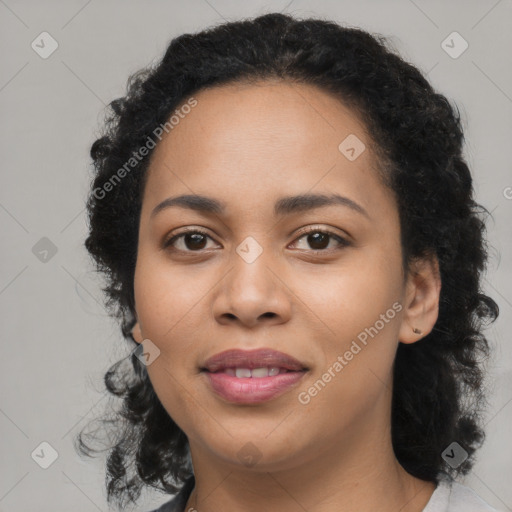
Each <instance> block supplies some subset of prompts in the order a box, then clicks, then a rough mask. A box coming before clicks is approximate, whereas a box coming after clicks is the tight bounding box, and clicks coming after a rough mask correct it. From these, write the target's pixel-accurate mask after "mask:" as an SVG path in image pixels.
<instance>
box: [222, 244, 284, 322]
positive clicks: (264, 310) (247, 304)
mask: <svg viewBox="0 0 512 512" xmlns="http://www.w3.org/2000/svg"><path fill="white" fill-rule="evenodd" d="M267 251H268V254H270V252H271V251H270V250H267ZM265 252H266V251H264V252H263V253H262V254H261V255H260V256H259V257H258V258H256V260H254V261H252V262H251V263H249V262H248V261H246V260H244V259H243V258H242V257H241V256H239V255H238V254H237V253H236V252H234V253H233V258H232V260H231V262H230V263H232V264H231V266H230V269H229V271H228V272H227V274H226V276H225V277H224V279H222V280H221V282H220V284H219V286H218V287H217V290H216V294H215V295H214V300H213V314H214V317H215V319H216V321H217V322H219V323H220V324H222V325H230V324H236V323H238V324H240V325H243V326H245V327H248V328H254V327H256V326H257V325H260V324H262V325H263V324H265V325H278V324H282V323H285V322H287V321H288V320H289V319H290V316H291V308H292V297H293V294H292V292H291V291H290V288H289V287H288V286H287V284H286V282H285V280H284V279H283V278H282V276H279V274H280V272H279V270H278V269H277V266H276V264H273V263H272V261H270V258H269V257H266V255H265V256H264V254H265ZM281 274H282V272H281Z"/></svg>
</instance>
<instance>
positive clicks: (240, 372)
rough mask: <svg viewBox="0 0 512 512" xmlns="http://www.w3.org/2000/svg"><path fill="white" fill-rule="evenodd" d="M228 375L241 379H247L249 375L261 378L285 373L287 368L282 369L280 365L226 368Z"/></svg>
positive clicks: (225, 371)
mask: <svg viewBox="0 0 512 512" xmlns="http://www.w3.org/2000/svg"><path fill="white" fill-rule="evenodd" d="M223 371H224V373H226V374H227V375H231V376H232V377H237V378H239V379H247V378H249V377H253V378H256V379H259V378H261V377H274V376H275V375H279V373H285V372H286V370H282V372H281V371H280V369H279V368H278V367H272V368H269V367H266V366H265V367H262V368H254V370H250V369H249V368H226V369H225V370H223Z"/></svg>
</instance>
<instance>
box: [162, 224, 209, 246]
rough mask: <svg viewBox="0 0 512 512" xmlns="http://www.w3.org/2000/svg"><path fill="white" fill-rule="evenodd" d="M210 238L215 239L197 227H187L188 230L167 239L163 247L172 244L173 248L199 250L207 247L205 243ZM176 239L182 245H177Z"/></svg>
mask: <svg viewBox="0 0 512 512" xmlns="http://www.w3.org/2000/svg"><path fill="white" fill-rule="evenodd" d="M208 238H209V239H210V240H213V239H212V238H211V237H210V236H209V235H208V233H206V232H205V231H202V230H200V229H197V228H192V229H187V230H186V231H182V232H181V233H178V234H176V235H174V236H172V237H171V238H169V240H167V241H165V242H164V243H163V246H162V248H163V249H166V248H167V247H170V246H171V247H172V249H173V250H174V249H176V250H178V251H183V252H199V251H200V250H201V249H204V248H205V243H206V240H207V239H208ZM176 241H180V242H181V243H180V244H178V245H181V247H177V246H176Z"/></svg>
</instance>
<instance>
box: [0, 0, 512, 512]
mask: <svg viewBox="0 0 512 512" xmlns="http://www.w3.org/2000/svg"><path fill="white" fill-rule="evenodd" d="M280 10H285V11H286V12H290V13H295V14H297V15H299V16H307V15H311V16H317V15H318V16H324V17H327V18H331V19H333V20H335V21H338V22H341V23H343V24H347V25H355V26H360V27H362V28H364V29H366V30H369V31H371V32H376V33H380V34H383V35H386V36H390V37H391V41H392V43H393V44H394V45H395V47H396V48H397V50H399V52H400V53H401V55H402V56H403V57H404V58H406V59H407V60H409V61H411V62H413V63H414V64H415V65H417V66H418V67H419V68H420V69H422V70H423V71H425V72H428V76H429V79H430V80H431V83H432V84H433V85H434V87H435V88H436V89H438V90H439V91H440V92H442V93H443V94H445V95H446V96H447V97H448V98H450V99H451V100H453V101H455V102H456V103H457V105H458V106H459V108H460V110H461V113H462V117H463V120H464V125H465V130H466V140H467V144H466V150H465V152H466V157H467V160H468V163H469V165H470V167H471V169H472V172H473V173H474V181H475V190H476V195H477V200H478V202H480V203H482V204H483V205H484V206H486V207H487V209H488V210H489V211H491V212H492V214H493V219H491V220H490V221H489V223H488V230H489V249H490V263H489V268H488V272H487V274H486V278H485V282H484V283H485V291H486V293H488V294H490V295H491V296H492V297H493V298H494V299H495V300H496V301H497V302H498V304H499V305H500V308H501V315H500V317H499V319H498V321H497V322H496V323H495V324H494V325H493V326H492V327H490V328H489V329H488V331H487V335H488V336H489V338H490V342H491V346H492V348H493V350H494V352H493V358H492V359H491V360H490V361H489V365H488V366H489V378H488V382H487V385H488V387H489V389H490V395H489V411H488V414H487V428H486V430H487V440H486V443H485V445H484V447H483V448H482V449H481V450H480V452H479V456H478V457H479V458H478V463H477V464H476V466H475V469H474V472H473V473H472V475H471V476H470V477H469V478H466V479H465V481H463V483H465V484H466V485H469V486H471V487H472V488H473V489H475V490H476V491H477V492H478V493H479V494H480V495H481V496H482V497H483V498H484V499H486V500H487V501H488V502H489V503H490V504H492V505H493V506H495V507H497V508H499V509H501V510H512V486H511V485H510V483H511V480H512V478H511V476H512V463H511V461H512V453H511V452H512V449H511V441H510V436H509V434H510V431H509V428H510V427H509V425H510V423H511V420H512V362H511V361H512V358H511V355H512V346H511V344H510V335H509V333H510V331H511V328H512V322H511V312H512V285H511V283H512V275H511V273H512V266H511V261H512V254H511V253H512V243H511V236H510V233H511V229H510V224H511V222H510V219H511V213H512V199H511V198H512V189H511V188H507V187H512V172H511V161H512V158H511V156H512V155H511V143H510V141H511V140H512V126H511V118H512V117H511V110H512V70H511V65H510V64H511V62H510V51H511V49H512V36H511V30H510V29H511V25H512V24H511V21H512V2H511V1H510V0H501V1H496V0H486V1H482V0H479V1H471V2H470V1H451V2H446V1H444V2H441V1H430V2H427V1H425V0H414V1H412V0H396V1H381V2H377V1H369V0H366V1H327V0H324V1H321V0H317V1H315V2H312V1H301V0H294V1H292V2H290V1H289V0H286V1H274V2H263V1H261V2H260V1H252V2H236V1H228V0H208V1H206V0H190V1H187V2H178V1H155V0H152V1H144V2H143V1H127V0H123V1H120V0H117V1H101V2H100V1H98V0H90V1H86V0H76V1H66V2H64V1H61V2H57V1H44V2H41V1H35V0H34V1H27V0H25V1H16V0H5V1H3V0H0V16H1V21H0V34H1V36H0V37H1V55H2V61H1V63H2V75H1V79H0V108H1V112H2V118H1V119H2V122H1V126H0V130H1V135H0V145H1V146H0V147H1V155H2V161H1V165H2V188H1V192H0V226H1V229H2V235H1V237H2V243H3V251H2V265H1V271H0V311H1V314H2V319H1V329H2V338H3V339H2V355H3V358H2V370H1V381H0V385H1V389H2V395H1V396H2V398H1V405H0V428H1V432H2V436H1V441H0V443H1V454H2V455H1V462H0V464H1V476H0V511H3V512H6V511H13V512H14V511H29V510H34V511H35V510H38V511H39V512H44V511H52V512H54V511H56V510H74V511H76V512H80V511H91V510H108V508H107V505H106V500H105V491H104V488H103V480H104V472H103V465H102V460H101V459H92V460H89V461H88V460H81V459H80V458H79V457H78V456H77V455H76V454H75V452H74V449H73V447H72V444H71V441H72V437H73V436H74V435H75V434H76V433H77V432H78V431H79V430H80V428H81V427H83V426H84V425H85V423H86V422H87V420H89V419H91V418H92V417H94V416H95V415H97V414H98V413H100V412H101V411H102V410H103V407H104V406H105V405H106V404H107V399H106V398H105V397H106V394H104V393H103V390H102V378H103V374H104V372H105V370H106V369H107V368H108V367H109V366H110V364H112V363H113V362H114V361H116V360H118V359H119V358H121V357H122V356H125V355H127V354H128V348H127V347H126V346H125V344H124V341H123V340H122V337H121V335H120V332H119V330H118V327H117V324H115V323H114V321H112V320H111V319H110V318H109V317H108V316H107V315H106V314H105V311H104V310H103V308H102V306H101V304H102V298H101V292H100V290H99V287H98V286H99V285H98V283H99V281H98V279H97V278H96V277H95V275H94V273H93V272H92V265H91V264H90V262H89V259H88V256H87V254H86V251H85V249H84V248H82V244H83V241H84V239H85V237H86V233H87V226H86V221H85V212H84V201H85V198H86V194H87V190H88V183H89V166H90V161H89V156H88V152H89V148H90V145H91V143H92V142H93V141H94V139H95V138H96V136H97V130H98V127H99V124H100V122H101V119H102V115H103V114H102V110H103V108H104V106H105V105H106V104H108V103H109V102H110V101H111V100H112V99H114V98H117V97H119V96H122V95H123V94H124V90H125V84H126V79H127V77H128V75H129V74H130V73H132V72H134V71H136V70H137V69H139V68H140V67H142V66H145V65H147V64H149V63H150V62H151V61H156V60H158V59H159V58H160V57H161V56H162V54H163V52H164V50H165V48H166V46H167V44H168V43H169V41H170V39H171V38H172V37H174V36H176V35H178V34H180V33H183V32H187V31H188V32H191V31H196V30H200V29H202V28H205V27H206V26H209V25H212V24H216V23H219V22H222V21H224V20H232V19H235V18H240V17H249V16H254V15H257V14H263V13H264V12H271V11H280ZM43 31H47V32H49V33H50V34H51V36H52V37H53V38H54V39H55V40H56V41H57V42H58V45H59V46H58V49H57V50H56V51H55V52H54V53H53V54H52V55H51V56H50V57H48V58H47V59H43V58H41V57H40V56H39V55H38V54H37V53H36V52H35V51H34V50H33V49H32V47H31V43H32V41H34V40H36V38H37V37H38V36H39V34H40V33H41V32H43ZM453 31H457V32H459V33H460V34H461V35H462V37H463V38H464V39H465V40H466V41H467V42H468V44H469V47H468V49H467V50H466V51H465V52H464V53H463V54H462V55H460V56H459V57H458V58H452V57H451V56H449V55H448V54H447V53H446V52H445V50H444V49H443V48H442V46H441V43H442V41H443V40H445V39H446V37H447V36H448V35H449V34H451V33H452V32H453ZM454 44H455V49H457V48H458V47H457V45H458V44H459V43H454ZM46 47H47V46H46ZM459 48H460V46H459ZM43 237H47V238H48V239H49V240H51V242H52V244H54V245H55V247H56V249H57V252H56V254H54V255H52V253H51V252H49V253H48V254H47V255H46V261H41V258H43V259H44V257H45V256H44V254H43V253H41V252H39V253H38V251H37V248H40V246H38V245H36V244H38V243H39V244H43V246H44V245H45V244H46V245H48V241H47V240H44V241H43V242H40V240H41V239H42V238H43ZM34 246H36V249H34V250H33V248H34ZM43 441H46V442H48V443H50V445H51V446H53V447H54V449H55V450H56V451H57V452H58V458H57V460H55V462H54V463H53V464H52V465H51V466H50V467H48V469H42V468H41V467H40V466H39V465H38V464H36V462H35V461H34V460H33V459H32V457H31V453H32V452H33V451H34V450H35V449H36V448H37V447H38V446H39V445H40V443H41V442H43ZM39 451H40V449H39ZM48 453H49V452H48V451H46V452H45V457H46V456H47V454H48ZM167 499H168V498H167V497H165V496H161V495H157V494H151V493H147V494H145V495H144V499H143V500H142V501H141V505H140V508H138V509H137V510H149V508H151V507H152V506H156V505H157V504H159V503H161V502H163V501H166V500H167Z"/></svg>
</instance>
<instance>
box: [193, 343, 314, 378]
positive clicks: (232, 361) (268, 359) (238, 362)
mask: <svg viewBox="0 0 512 512" xmlns="http://www.w3.org/2000/svg"><path fill="white" fill-rule="evenodd" d="M260 368H269V369H275V368H279V370H280V373H282V372H283V370H287V371H291V372H300V371H304V370H308V368H307V367H306V366H305V365H304V364H302V363H301V362H300V361H298V360H297V359H295V358H294V357H292V356H290V355H288V354H285V353H284V352H279V351H277V350H272V349H266V348H264V349H257V350H239V349H232V350H226V351H224V352H220V353H219V354H215V355H214V356H213V357H210V358H209V359H207V360H206V361H205V363H204V364H203V366H202V368H201V370H202V371H207V372H210V373H216V372H221V371H226V370H228V369H229V370H235V371H236V369H246V370H251V373H252V370H255V369H260ZM274 372H275V370H274Z"/></svg>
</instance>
